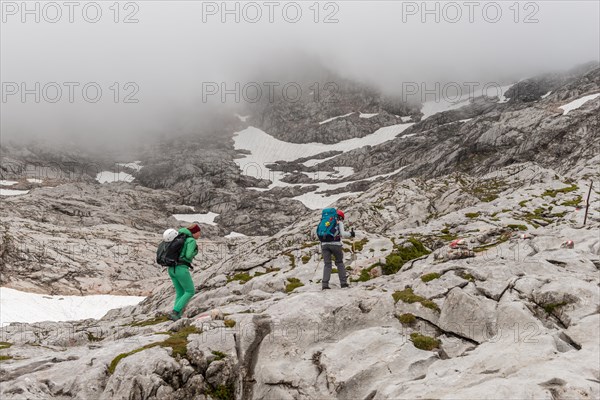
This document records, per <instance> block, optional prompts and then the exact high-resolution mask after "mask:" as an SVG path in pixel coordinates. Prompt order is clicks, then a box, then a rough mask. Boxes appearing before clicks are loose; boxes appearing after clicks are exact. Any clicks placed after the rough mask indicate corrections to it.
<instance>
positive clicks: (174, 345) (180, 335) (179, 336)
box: [108, 325, 202, 375]
mask: <svg viewBox="0 0 600 400" xmlns="http://www.w3.org/2000/svg"><path fill="white" fill-rule="evenodd" d="M192 333H202V331H201V330H198V328H196V327H195V326H193V325H190V326H186V327H185V328H183V329H181V330H180V331H178V332H175V333H172V334H171V335H170V336H169V337H168V338H167V339H165V340H163V341H162V342H156V343H150V344H147V345H145V346H144V347H140V348H139V349H135V350H132V351H130V352H128V353H121V354H119V355H118V356H116V357H115V358H114V359H113V360H112V361H111V363H110V365H109V366H108V373H109V374H111V375H112V374H113V373H114V372H115V369H116V368H117V365H118V364H119V361H121V360H122V359H124V358H125V357H129V356H130V355H132V354H135V353H139V352H140V351H144V350H146V349H150V348H152V347H156V346H160V347H170V348H171V349H172V355H173V357H175V356H180V357H185V356H186V355H187V344H188V340H187V338H188V336H189V335H190V334H192Z"/></svg>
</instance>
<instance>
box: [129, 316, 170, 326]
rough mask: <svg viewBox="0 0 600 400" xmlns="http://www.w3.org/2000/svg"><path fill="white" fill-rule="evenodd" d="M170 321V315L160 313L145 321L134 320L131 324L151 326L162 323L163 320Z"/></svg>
mask: <svg viewBox="0 0 600 400" xmlns="http://www.w3.org/2000/svg"><path fill="white" fill-rule="evenodd" d="M167 321H169V317H168V316H166V315H159V316H157V317H154V318H150V319H147V320H144V321H139V322H133V323H131V324H129V325H130V326H149V325H156V324H160V323H163V322H167Z"/></svg>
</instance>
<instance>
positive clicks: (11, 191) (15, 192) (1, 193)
mask: <svg viewBox="0 0 600 400" xmlns="http://www.w3.org/2000/svg"><path fill="white" fill-rule="evenodd" d="M27 193H29V190H15V189H2V188H0V196H18V195H20V194H27Z"/></svg>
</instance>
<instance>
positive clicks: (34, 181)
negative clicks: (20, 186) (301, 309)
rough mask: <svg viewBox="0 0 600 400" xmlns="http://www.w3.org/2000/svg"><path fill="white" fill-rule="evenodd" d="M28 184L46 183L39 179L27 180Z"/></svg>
mask: <svg viewBox="0 0 600 400" xmlns="http://www.w3.org/2000/svg"><path fill="white" fill-rule="evenodd" d="M27 182H30V183H42V182H44V181H43V180H42V179H37V178H27Z"/></svg>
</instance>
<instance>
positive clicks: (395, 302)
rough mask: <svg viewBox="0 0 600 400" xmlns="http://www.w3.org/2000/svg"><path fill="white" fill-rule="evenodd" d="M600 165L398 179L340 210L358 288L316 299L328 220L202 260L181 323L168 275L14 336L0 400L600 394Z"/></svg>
mask: <svg viewBox="0 0 600 400" xmlns="http://www.w3.org/2000/svg"><path fill="white" fill-rule="evenodd" d="M598 161H599V160H598V157H596V158H595V159H593V160H591V164H590V163H580V164H579V165H577V167H576V168H574V169H572V174H570V175H566V176H565V175H561V174H559V173H557V172H556V171H553V170H550V169H544V168H541V167H539V166H536V165H535V164H533V163H529V164H520V165H515V166H512V167H509V168H505V169H500V170H498V171H496V172H495V173H491V174H488V175H485V176H482V177H479V178H477V177H474V176H468V175H465V174H451V175H446V176H443V177H440V178H435V179H431V180H422V179H408V180H399V179H391V180H388V181H385V182H381V183H378V184H376V185H374V186H373V187H372V188H370V189H369V190H368V191H366V192H365V193H364V194H362V195H360V196H358V197H357V198H354V199H352V200H347V201H346V202H344V201H342V202H341V204H340V206H341V207H343V208H344V209H345V210H346V211H347V214H348V216H349V222H351V224H352V226H354V227H355V228H356V229H357V230H358V232H359V234H358V237H357V239H356V240H355V242H354V245H353V244H352V243H351V242H350V241H348V242H347V243H346V245H345V246H344V247H345V252H346V264H347V265H348V268H349V269H350V271H351V277H352V282H353V283H352V287H351V288H350V289H348V290H342V289H339V288H337V286H336V285H335V282H336V277H335V276H334V277H333V279H332V283H333V286H334V289H333V290H331V291H326V292H322V291H321V290H320V284H319V282H320V273H321V268H320V266H321V265H322V261H321V260H320V255H319V253H318V246H316V245H315V242H314V241H313V240H314V238H313V237H311V233H310V232H311V231H312V229H313V227H314V225H315V223H316V221H317V219H318V213H316V212H315V213H313V214H310V215H309V216H307V217H305V218H303V219H301V220H299V221H297V222H296V223H294V224H292V225H291V226H290V228H289V232H286V233H280V234H277V235H275V236H273V237H266V238H260V237H256V238H241V239H236V240H235V242H236V244H235V245H233V246H231V248H229V249H228V252H227V256H226V257H225V259H223V258H220V259H218V260H213V262H206V263H205V264H203V268H202V269H201V270H200V269H197V270H196V271H195V272H194V280H195V282H196V283H197V285H198V293H197V295H196V296H195V297H194V298H193V299H192V301H191V302H190V304H189V305H188V307H187V309H186V312H185V318H184V319H182V320H180V321H178V322H175V323H173V322H165V318H164V317H161V315H163V314H162V313H165V312H167V311H169V309H170V306H171V302H172V299H173V293H172V288H171V287H170V283H169V282H167V279H165V277H164V275H163V276H162V278H163V283H162V284H159V285H158V286H157V287H156V288H155V289H154V290H153V293H152V295H151V296H149V297H148V298H147V299H146V300H145V301H143V302H142V303H141V304H139V305H138V306H133V307H127V308H124V309H119V310H114V311H111V312H110V313H108V314H107V315H106V316H105V317H104V318H102V319H101V320H85V321H73V322H68V323H38V324H11V325H10V326H7V327H5V328H3V329H2V330H1V331H0V332H1V334H2V338H1V341H2V342H3V347H4V348H3V349H2V350H0V354H1V355H2V356H3V357H4V359H6V360H5V361H3V362H2V365H1V367H0V368H1V369H0V381H1V382H2V384H1V385H0V392H1V394H2V398H5V399H22V398H31V399H35V398H39V399H46V398H57V399H66V398H80V399H90V398H106V399H108V398H110V399H114V398H122V399H184V398H185V399H188V398H195V399H205V398H206V399H209V398H212V399H223V398H241V399H251V398H256V399H259V398H272V399H275V398H277V399H281V398H290V399H312V398H360V399H365V398H368V399H387V398H405V399H414V398H448V399H450V398H472V399H480V398H498V397H499V396H500V397H502V398H548V399H572V398H589V399H592V398H597V397H598V396H600V364H599V362H598V360H599V359H600V345H599V341H598V336H597V332H598V331H597V327H598V324H599V323H600V308H599V306H598V304H599V301H600V293H599V290H600V276H599V269H600V236H599V232H600V198H599V197H598V195H599V194H600V193H599V191H598V188H596V189H595V190H592V196H591V199H592V201H591V204H590V213H589V216H588V220H587V223H586V225H585V226H582V223H583V212H584V211H583V208H582V207H584V206H585V199H586V196H587V192H588V187H589V186H588V185H589V180H590V179H592V180H594V181H596V182H597V180H598V178H599V175H598V171H597V168H595V167H596V166H597V163H598ZM500 182H502V183H500ZM484 193H485V194H486V196H485V198H484V200H481V199H480V198H479V197H481V195H482V194H484ZM478 196H479V197H478ZM455 239H464V241H463V242H462V244H461V245H460V246H461V248H462V250H461V252H460V254H461V255H460V256H456V254H457V252H456V251H455V249H452V248H450V247H449V243H450V242H452V241H453V240H455ZM567 240H572V241H573V242H574V246H573V248H567V247H565V246H564V245H563V243H564V242H565V241H567ZM353 248H354V251H353V250H352V249H353ZM214 252H215V251H214V250H213V251H206V253H203V254H208V253H214ZM454 257H461V258H454ZM74 370H77V371H79V373H78V374H76V375H74V374H72V373H70V371H74Z"/></svg>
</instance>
